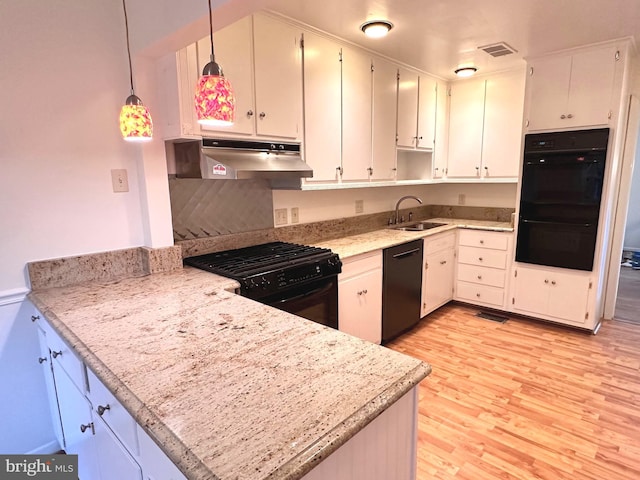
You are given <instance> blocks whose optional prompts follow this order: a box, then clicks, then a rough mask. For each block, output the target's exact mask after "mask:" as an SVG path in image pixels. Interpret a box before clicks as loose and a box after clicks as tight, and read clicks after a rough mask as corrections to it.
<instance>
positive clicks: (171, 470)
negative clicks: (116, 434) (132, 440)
mask: <svg viewBox="0 0 640 480" xmlns="http://www.w3.org/2000/svg"><path fill="white" fill-rule="evenodd" d="M136 429H137V437H138V441H139V442H140V463H141V464H142V465H144V480H187V477H185V476H184V475H183V474H182V472H181V471H180V470H178V467H176V466H175V465H174V464H173V463H172V462H171V460H169V458H168V457H167V456H166V455H165V453H164V452H163V451H162V450H161V449H160V447H158V445H157V444H156V443H155V442H154V441H153V440H152V439H151V437H150V436H149V435H148V434H147V432H145V431H144V430H143V429H142V427H141V426H140V425H137V427H136Z"/></svg>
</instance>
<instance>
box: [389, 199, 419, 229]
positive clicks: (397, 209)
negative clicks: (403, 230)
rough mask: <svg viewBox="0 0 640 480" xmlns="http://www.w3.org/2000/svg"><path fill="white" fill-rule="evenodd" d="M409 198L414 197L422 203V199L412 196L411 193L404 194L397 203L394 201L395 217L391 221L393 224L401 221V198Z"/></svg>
mask: <svg viewBox="0 0 640 480" xmlns="http://www.w3.org/2000/svg"><path fill="white" fill-rule="evenodd" d="M409 198H412V199H414V200H415V201H417V202H418V203H419V204H420V205H422V200H420V199H419V198H418V197H414V196H413V195H406V196H404V197H402V198H401V199H400V200H398V203H396V214H395V217H394V219H393V223H395V224H398V223H401V222H400V203H402V201H403V200H407V199H409Z"/></svg>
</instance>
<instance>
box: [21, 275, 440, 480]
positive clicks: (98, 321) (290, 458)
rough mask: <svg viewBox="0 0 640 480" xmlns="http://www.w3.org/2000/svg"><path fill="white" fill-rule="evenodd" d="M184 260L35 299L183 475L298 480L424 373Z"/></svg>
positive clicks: (413, 362)
mask: <svg viewBox="0 0 640 480" xmlns="http://www.w3.org/2000/svg"><path fill="white" fill-rule="evenodd" d="M236 287H237V284H236V283H235V282H234V281H232V280H229V279H226V278H222V277H217V276H216V275H213V274H211V273H207V272H203V271H200V270H196V269H192V268H188V267H187V268H184V269H182V270H175V271H172V272H166V273H157V274H153V275H149V276H146V277H138V278H128V279H124V280H120V281H115V282H101V283H100V282H99V283H93V284H90V285H83V286H71V287H58V288H50V289H45V290H39V291H34V292H32V293H31V294H30V296H29V297H30V299H31V300H32V301H33V303H34V305H35V306H36V307H37V308H38V309H39V310H40V311H41V312H42V313H43V314H44V315H45V317H46V318H47V319H48V320H49V322H50V323H51V324H52V326H53V327H54V329H55V330H57V331H58V333H60V334H61V336H62V337H63V338H64V339H65V340H66V341H67V343H68V344H69V345H70V347H72V349H73V350H75V352H76V353H77V354H78V356H79V357H80V358H81V359H82V360H83V361H84V362H85V363H86V365H87V366H88V367H89V368H90V369H91V370H92V371H93V372H94V373H95V374H96V375H97V376H98V378H100V380H101V381H102V382H103V383H104V384H105V385H106V386H107V387H108V388H109V389H110V390H111V391H112V392H113V393H114V394H115V396H116V397H117V398H118V400H119V401H120V402H121V403H122V404H123V405H124V406H125V407H126V408H127V410H128V411H129V412H130V413H131V414H132V415H133V417H134V418H135V419H136V421H137V422H138V423H139V424H140V425H141V426H142V427H143V428H144V429H145V430H146V431H147V432H148V433H149V435H150V436H151V437H152V438H155V439H156V441H157V443H158V444H159V445H160V446H161V448H162V449H163V450H164V451H165V453H166V454H167V455H168V457H169V458H170V459H171V460H172V461H173V462H174V463H175V464H176V465H177V466H178V467H179V468H180V470H182V471H183V472H184V474H185V475H186V476H187V477H188V478H189V479H205V478H206V479H214V478H217V479H264V478H269V479H297V478H300V477H302V476H303V475H304V474H305V473H306V472H308V471H309V470H311V469H312V468H313V467H314V466H315V465H317V464H318V463H319V462H320V461H322V460H323V459H324V458H325V457H327V456H328V455H329V454H330V453H331V452H332V451H334V450H335V449H337V448H338V447H339V446H341V445H342V444H343V443H344V442H346V441H347V440H348V439H349V438H351V437H352V436H353V435H354V434H355V433H357V432H358V431H359V430H361V429H362V428H363V427H364V426H365V425H366V424H368V423H369V422H370V421H372V420H373V419H374V418H375V417H376V416H378V415H379V414H380V413H382V412H383V411H384V410H386V409H387V408H388V407H389V406H390V405H391V404H392V403H393V402H395V401H396V400H397V399H398V398H400V397H401V396H403V395H404V394H405V393H407V392H408V391H409V390H410V389H411V388H412V387H414V386H415V385H417V384H418V383H419V382H420V381H421V380H422V379H423V378H425V377H426V376H427V375H428V374H429V373H430V371H431V367H430V366H429V365H427V364H425V363H423V362H421V361H419V360H417V359H414V358H411V357H408V356H406V355H403V354H400V353H397V352H394V351H392V350H389V349H387V348H384V347H381V346H379V345H374V344H371V343H368V342H365V341H363V340H360V339H358V338H355V337H352V336H349V335H346V334H343V333H341V332H338V331H336V330H333V329H330V328H327V327H324V326H321V325H319V324H316V323H314V322H311V321H308V320H304V319H301V318H299V317H296V316H293V315H291V314H288V313H286V312H283V311H280V310H276V309H273V308H270V307H267V306H265V305H262V304H259V303H256V302H253V301H251V300H249V299H246V298H244V297H240V296H238V295H235V294H233V293H231V292H230V291H233V290H234V289H235V288H236Z"/></svg>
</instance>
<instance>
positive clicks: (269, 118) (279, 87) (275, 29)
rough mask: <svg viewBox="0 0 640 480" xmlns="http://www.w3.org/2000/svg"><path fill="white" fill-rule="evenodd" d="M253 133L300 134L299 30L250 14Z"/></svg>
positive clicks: (298, 135)
mask: <svg viewBox="0 0 640 480" xmlns="http://www.w3.org/2000/svg"><path fill="white" fill-rule="evenodd" d="M253 22H254V24H253V28H254V44H253V45H254V55H255V58H254V66H255V67H254V72H255V86H256V90H255V91H256V111H255V115H256V133H257V134H258V135H265V136H269V137H288V138H294V139H295V138H299V137H301V134H302V128H301V127H302V63H301V51H300V37H301V32H300V30H298V29H296V28H294V27H293V26H290V25H288V24H286V23H283V22H279V21H277V20H275V19H272V18H270V17H266V16H263V15H254V18H253Z"/></svg>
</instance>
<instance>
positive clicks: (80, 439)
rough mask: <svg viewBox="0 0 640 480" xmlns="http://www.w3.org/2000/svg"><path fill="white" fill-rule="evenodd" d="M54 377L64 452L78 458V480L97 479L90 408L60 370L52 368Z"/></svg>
mask: <svg viewBox="0 0 640 480" xmlns="http://www.w3.org/2000/svg"><path fill="white" fill-rule="evenodd" d="M54 376H55V382H56V391H57V393H58V404H59V406H60V419H61V420H62V431H63V432H64V443H65V451H66V452H67V453H70V454H77V455H78V477H79V478H81V479H85V478H91V479H92V478H99V475H100V474H99V467H98V464H97V456H96V451H95V444H94V429H93V419H92V416H91V406H90V405H89V402H88V401H87V399H86V398H85V397H84V395H83V394H82V393H80V392H79V391H78V389H77V388H76V386H75V385H74V384H73V382H72V381H71V379H70V378H69V377H68V375H67V374H66V373H65V372H64V371H63V370H62V369H54ZM83 430H84V431H83ZM114 478H115V477H114Z"/></svg>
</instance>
